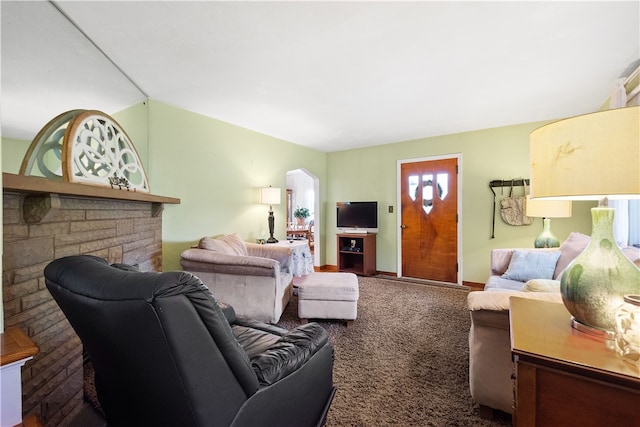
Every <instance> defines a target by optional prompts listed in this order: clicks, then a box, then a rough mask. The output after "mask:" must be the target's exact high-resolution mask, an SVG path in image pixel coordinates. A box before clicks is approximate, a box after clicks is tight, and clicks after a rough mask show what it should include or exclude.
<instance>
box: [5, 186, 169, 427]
mask: <svg viewBox="0 0 640 427" xmlns="http://www.w3.org/2000/svg"><path fill="white" fill-rule="evenodd" d="M165 203H180V201H179V199H174V198H169V197H161V196H154V195H151V194H146V193H136V192H131V191H124V190H114V189H110V188H100V187H92V186H89V185H82V184H73V183H64V182H57V181H50V180H46V179H44V178H37V177H31V176H20V175H12V174H3V245H4V246H3V249H4V253H3V260H2V294H3V304H4V323H5V328H6V327H9V326H17V327H19V328H20V329H22V330H23V331H24V332H25V333H26V334H27V335H28V336H29V337H30V338H31V340H32V341H33V342H34V343H35V344H36V345H37V346H38V347H39V349H40V352H39V353H38V354H37V355H36V356H35V357H34V358H33V360H31V361H30V362H27V364H26V365H25V366H24V368H23V371H22V401H23V412H24V414H36V415H37V416H38V417H39V419H40V420H41V421H42V422H43V423H45V424H46V425H49V426H59V425H62V426H63V425H66V424H68V422H69V421H70V420H71V419H72V418H73V416H75V415H76V413H77V412H78V411H79V409H80V406H81V403H82V400H83V388H82V384H83V372H82V370H83V356H82V344H81V342H80V340H79V338H78V337H77V336H76V334H75V332H74V331H73V329H72V328H71V326H70V325H69V323H68V322H67V320H66V318H65V316H64V314H63V313H62V312H61V311H60V309H59V308H58V306H57V304H56V302H55V301H54V300H53V298H52V297H51V295H50V294H49V291H48V290H47V289H46V287H45V283H44V276H43V270H44V267H45V266H46V265H47V264H48V263H49V262H50V261H52V260H54V259H56V258H60V257H63V256H68V255H79V254H91V255H96V256H99V257H102V258H105V259H107V260H108V261H109V262H110V263H115V262H122V263H127V264H132V265H137V266H138V267H139V268H140V270H142V271H161V270H162V211H163V207H164V204H165Z"/></svg>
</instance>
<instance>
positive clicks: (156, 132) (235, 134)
mask: <svg viewBox="0 0 640 427" xmlns="http://www.w3.org/2000/svg"><path fill="white" fill-rule="evenodd" d="M149 128H150V133H149V141H150V142H149V153H150V156H149V163H150V168H149V169H148V170H147V173H148V175H149V180H150V182H151V184H150V185H151V192H152V193H154V194H158V195H162V196H170V197H177V198H179V199H181V203H180V204H179V205H165V209H164V216H163V234H162V238H163V267H164V269H165V270H170V269H178V268H180V264H179V261H180V258H179V257H180V253H181V252H182V251H183V250H185V249H187V248H188V247H189V246H190V245H192V244H194V243H196V242H197V241H198V239H200V238H201V237H202V236H214V235H219V234H225V233H238V234H240V236H241V237H242V238H244V239H245V240H247V241H255V239H256V238H259V237H261V236H262V235H263V233H267V236H266V237H268V226H267V213H268V207H267V206H265V205H261V204H259V200H260V197H259V189H260V188H261V187H265V186H269V185H271V186H273V187H279V188H281V189H282V195H281V198H282V204H280V205H274V206H273V210H274V215H275V218H276V227H275V235H276V236H284V235H285V222H286V214H285V205H284V198H285V194H284V190H285V187H286V185H285V180H286V172H287V171H289V170H293V169H306V170H308V171H309V172H310V173H312V174H313V175H315V176H317V177H318V178H319V180H320V183H321V184H320V200H324V199H325V198H326V195H325V194H324V187H325V185H324V183H325V182H327V178H326V172H325V171H326V155H325V153H323V152H320V151H316V150H312V149H309V148H306V147H302V146H300V145H296V144H292V143H290V142H286V141H283V140H280V139H277V138H273V137H270V136H267V135H264V134H261V133H258V132H254V131H251V130H247V129H244V128H241V127H238V126H234V125H231V124H229V123H225V122H221V121H219V120H215V119H212V118H209V117H205V116H202V115H199V114H195V113H191V112H188V111H185V110H182V109H179V108H176V107H172V106H169V105H166V104H163V103H161V102H157V101H153V100H152V101H151V102H150V108H149ZM320 228H321V229H322V228H323V226H322V223H321V222H320ZM321 263H324V261H323V258H322V256H321Z"/></svg>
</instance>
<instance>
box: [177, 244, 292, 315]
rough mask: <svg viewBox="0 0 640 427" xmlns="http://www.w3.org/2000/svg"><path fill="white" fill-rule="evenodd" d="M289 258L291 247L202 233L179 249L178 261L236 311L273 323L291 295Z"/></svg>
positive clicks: (184, 268)
mask: <svg viewBox="0 0 640 427" xmlns="http://www.w3.org/2000/svg"><path fill="white" fill-rule="evenodd" d="M290 259H291V248H287V247H282V246H274V245H268V244H267V245H258V244H255V243H247V242H244V241H243V240H242V239H241V238H240V237H239V236H238V235H237V234H231V235H227V236H223V237H221V238H217V239H214V238H210V237H203V238H202V239H200V241H199V242H198V245H197V246H196V247H193V248H190V249H187V250H186V251H184V252H182V254H181V255H180V265H181V266H182V269H183V270H185V271H188V272H190V273H192V274H194V275H195V276H197V277H199V278H200V280H202V282H203V283H204V284H205V285H207V287H208V288H209V289H210V290H211V292H212V293H213V296H214V297H215V298H216V299H219V300H221V301H224V302H226V303H227V304H229V305H231V306H232V307H233V308H234V309H235V311H236V313H238V314H239V315H242V316H246V317H249V318H251V319H255V320H259V321H261V322H267V323H277V322H278V320H280V316H281V315H282V312H283V311H284V309H285V307H286V306H287V304H288V303H289V300H290V299H291V296H292V295H293V283H292V276H291V273H290V272H289V262H290Z"/></svg>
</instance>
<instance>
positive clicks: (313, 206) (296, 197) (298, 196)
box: [286, 169, 321, 267]
mask: <svg viewBox="0 0 640 427" xmlns="http://www.w3.org/2000/svg"><path fill="white" fill-rule="evenodd" d="M286 185H287V199H286V204H287V206H286V209H287V224H289V223H291V222H295V220H296V219H295V218H294V217H293V212H294V211H295V209H296V208H297V207H304V208H307V209H309V213H310V214H311V215H310V216H309V217H308V218H307V219H306V222H307V224H308V223H309V221H313V225H314V226H313V234H314V236H313V237H314V242H313V265H314V267H319V266H320V251H321V241H320V224H321V218H320V208H319V206H320V196H319V195H320V191H319V186H320V183H319V179H318V177H316V176H315V175H313V174H311V173H310V172H309V171H307V170H305V169H294V170H290V171H288V172H287V174H286Z"/></svg>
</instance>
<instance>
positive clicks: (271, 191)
mask: <svg viewBox="0 0 640 427" xmlns="http://www.w3.org/2000/svg"><path fill="white" fill-rule="evenodd" d="M260 203H262V204H263V205H269V218H268V221H269V238H268V239H267V243H278V240H277V239H276V238H275V237H273V226H274V224H275V217H274V216H273V205H279V204H280V189H279V188H274V187H272V186H268V187H264V188H262V189H260Z"/></svg>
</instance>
